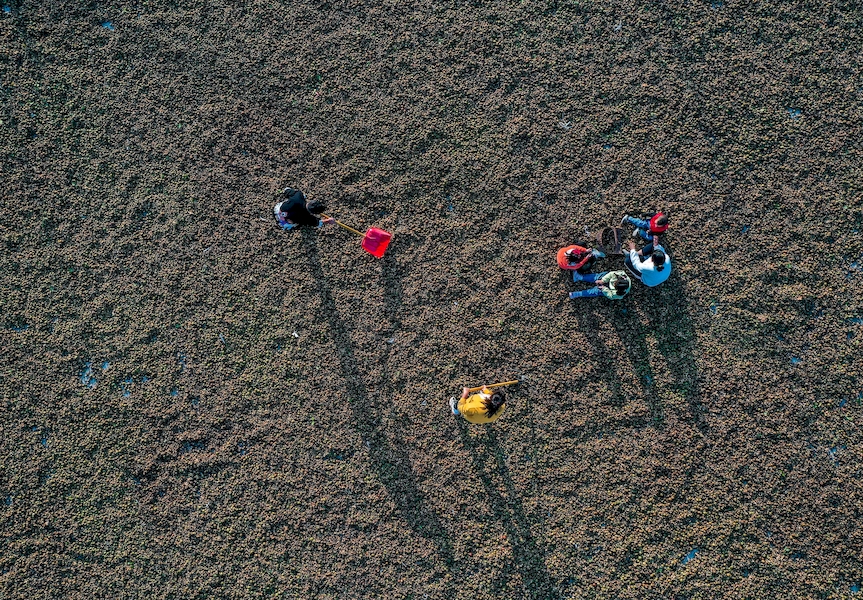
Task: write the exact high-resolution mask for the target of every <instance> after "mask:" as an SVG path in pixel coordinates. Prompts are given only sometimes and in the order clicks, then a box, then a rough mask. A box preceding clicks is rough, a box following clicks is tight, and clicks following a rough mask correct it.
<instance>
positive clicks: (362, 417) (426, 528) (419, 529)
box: [302, 231, 455, 571]
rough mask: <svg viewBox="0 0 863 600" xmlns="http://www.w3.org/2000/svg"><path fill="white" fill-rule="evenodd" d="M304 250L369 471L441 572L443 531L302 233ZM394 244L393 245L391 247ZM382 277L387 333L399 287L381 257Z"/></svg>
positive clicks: (394, 324) (309, 234)
mask: <svg viewBox="0 0 863 600" xmlns="http://www.w3.org/2000/svg"><path fill="white" fill-rule="evenodd" d="M302 234H303V244H304V249H305V252H306V256H307V257H308V263H309V268H310V269H311V273H312V275H313V276H314V278H315V280H316V281H317V282H318V289H319V291H320V295H321V305H322V306H321V308H322V314H323V318H325V319H326V320H327V324H328V325H329V329H330V331H331V332H332V334H333V337H334V338H335V341H336V346H337V347H339V348H341V349H343V352H341V353H340V354H339V362H340V366H341V370H342V374H343V375H344V378H345V385H346V387H347V390H348V394H349V396H350V402H349V406H350V408H351V412H352V413H353V421H354V423H355V425H356V428H357V429H358V430H359V432H360V433H361V435H362V436H363V438H364V439H365V441H366V442H368V445H369V456H370V458H371V464H372V468H373V469H374V470H375V472H376V474H377V476H378V479H379V480H380V481H381V483H382V484H383V485H384V487H386V489H387V492H388V493H389V494H390V497H392V499H393V501H394V502H395V504H396V507H397V509H398V511H399V513H400V514H401V516H402V518H403V519H404V520H405V522H406V523H407V524H408V526H409V527H410V528H411V530H413V531H414V532H415V533H416V534H418V535H420V536H422V537H424V538H426V539H428V540H429V541H431V542H433V543H434V544H435V545H436V546H437V549H438V553H439V555H440V556H441V558H442V559H443V561H444V563H445V565H446V568H447V569H448V570H449V571H453V569H454V568H455V561H454V553H453V547H452V542H451V541H450V539H449V535H448V533H447V531H446V529H445V528H444V527H443V525H442V524H441V522H440V520H439V519H438V517H437V515H436V514H435V513H434V512H433V511H431V510H429V508H428V507H427V506H426V503H425V500H424V498H423V495H422V493H421V492H420V490H419V488H418V487H417V482H416V476H415V475H414V473H413V470H412V469H411V463H410V457H409V456H408V454H407V452H406V451H405V447H406V446H405V444H404V442H403V441H402V440H400V439H398V438H393V439H392V440H390V439H389V438H388V437H387V435H386V432H385V431H384V430H383V427H382V426H381V425H380V419H379V417H380V415H379V414H377V413H376V412H375V411H374V410H373V408H372V400H371V398H370V395H369V392H368V386H367V385H366V383H365V380H364V377H363V374H362V373H361V372H360V370H359V368H358V367H357V361H356V359H355V357H354V350H353V346H352V344H351V338H350V335H349V332H348V328H347V327H346V326H345V323H344V321H342V319H341V317H340V316H339V311H338V309H337V308H336V303H335V300H334V299H333V293H332V288H331V287H330V285H329V283H328V279H327V277H326V274H325V273H324V270H323V267H322V266H321V261H320V255H319V253H318V248H317V241H316V240H317V235H316V233H315V232H314V231H303V232H302ZM395 243H396V242H395V240H394V244H395ZM382 267H383V275H382V277H381V279H382V281H383V283H384V285H386V286H387V289H386V290H385V294H384V299H385V302H386V303H387V307H386V313H387V317H388V320H389V321H390V329H391V330H392V331H395V330H396V329H397V328H398V321H397V320H396V316H395V315H396V311H397V308H398V303H399V302H400V300H401V295H402V293H401V284H400V280H399V277H398V269H397V264H396V263H395V262H394V261H393V260H391V259H387V258H386V257H385V258H384V259H383V262H382ZM388 359H389V352H388V353H387V355H386V356H385V357H384V359H383V364H382V369H383V373H384V374H385V379H388V376H387V373H388V371H387V368H386V362H387V361H388Z"/></svg>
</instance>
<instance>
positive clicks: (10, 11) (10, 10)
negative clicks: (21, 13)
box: [3, 6, 12, 15]
mask: <svg viewBox="0 0 863 600" xmlns="http://www.w3.org/2000/svg"><path fill="white" fill-rule="evenodd" d="M3 12H4V13H6V14H7V15H9V14H12V7H11V6H4V7H3Z"/></svg>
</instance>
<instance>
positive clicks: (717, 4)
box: [710, 0, 725, 10]
mask: <svg viewBox="0 0 863 600" xmlns="http://www.w3.org/2000/svg"><path fill="white" fill-rule="evenodd" d="M724 4H725V3H724V2H722V0H713V2H711V3H710V8H712V9H713V10H719V9H720V8H722V7H723V6H724Z"/></svg>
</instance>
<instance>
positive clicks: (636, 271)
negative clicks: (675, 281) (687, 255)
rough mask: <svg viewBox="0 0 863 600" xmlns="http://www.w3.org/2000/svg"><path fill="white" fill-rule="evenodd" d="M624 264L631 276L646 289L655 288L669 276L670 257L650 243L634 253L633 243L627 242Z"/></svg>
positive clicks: (663, 250)
mask: <svg viewBox="0 0 863 600" xmlns="http://www.w3.org/2000/svg"><path fill="white" fill-rule="evenodd" d="M624 264H625V265H626V268H627V269H629V272H630V273H631V274H632V276H633V277H635V278H636V279H638V280H639V281H640V282H641V283H643V284H644V285H646V286H647V287H656V286H657V285H659V284H660V283H662V282H663V281H665V280H666V279H668V276H669V275H671V257H670V256H668V254H667V253H666V252H665V249H664V248H663V247H662V246H659V245H656V244H652V243H651V244H648V245H646V246H645V247H644V248H642V249H641V250H638V251H636V250H635V243H634V242H629V254H627V255H626V258H625V259H624Z"/></svg>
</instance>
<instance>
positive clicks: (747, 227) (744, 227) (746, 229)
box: [740, 225, 749, 233]
mask: <svg viewBox="0 0 863 600" xmlns="http://www.w3.org/2000/svg"><path fill="white" fill-rule="evenodd" d="M740 231H742V232H743V233H746V232H747V231H749V225H744V226H743V229H741V230H740Z"/></svg>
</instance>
